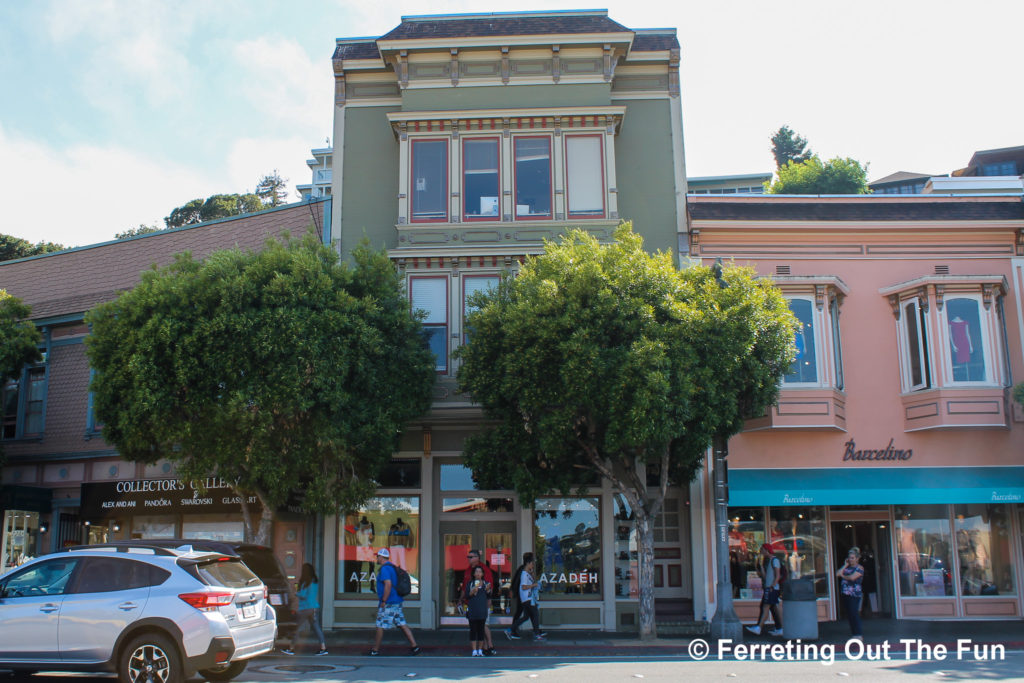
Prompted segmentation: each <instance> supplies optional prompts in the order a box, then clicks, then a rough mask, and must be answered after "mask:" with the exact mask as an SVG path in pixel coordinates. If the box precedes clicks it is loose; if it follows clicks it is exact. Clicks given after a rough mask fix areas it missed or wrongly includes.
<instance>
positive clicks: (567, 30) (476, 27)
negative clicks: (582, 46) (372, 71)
mask: <svg viewBox="0 0 1024 683" xmlns="http://www.w3.org/2000/svg"><path fill="white" fill-rule="evenodd" d="M580 33H631V31H630V30H629V29H628V28H626V27H625V26H623V25H622V24H620V23H618V22H616V21H612V20H611V19H609V18H608V17H607V16H602V15H597V14H594V15H567V16H557V15H553V16H533V17H529V16H523V17H488V16H483V17H472V18H466V19H444V20H427V21H416V20H413V21H403V22H402V23H401V24H399V25H398V26H397V27H395V28H394V29H392V30H391V31H389V32H388V33H386V34H384V35H383V36H381V38H380V40H419V39H424V38H466V37H473V36H486V37H489V36H539V35H548V34H580Z"/></svg>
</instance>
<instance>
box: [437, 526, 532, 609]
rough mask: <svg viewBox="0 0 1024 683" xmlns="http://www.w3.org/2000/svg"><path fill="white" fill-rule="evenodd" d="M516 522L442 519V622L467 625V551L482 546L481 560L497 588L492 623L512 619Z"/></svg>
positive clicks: (480, 549)
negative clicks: (464, 585)
mask: <svg viewBox="0 0 1024 683" xmlns="http://www.w3.org/2000/svg"><path fill="white" fill-rule="evenodd" d="M515 531H516V524H515V522H497V521H495V522H490V521H483V522H481V521H476V522H471V521H457V522H441V524H440V540H441V562H440V570H441V575H440V577H439V582H438V586H440V591H439V592H440V599H439V601H438V604H439V605H440V607H441V610H440V611H441V619H440V621H441V625H442V626H445V625H451V626H465V625H466V618H465V617H464V616H463V614H462V608H461V604H460V596H461V595H462V580H463V576H464V574H465V572H466V569H467V568H468V567H469V559H468V558H467V557H466V555H467V554H468V553H469V551H470V550H474V549H475V550H479V551H480V552H481V553H482V554H483V556H482V557H481V561H482V562H483V563H484V564H486V565H488V566H489V567H490V568H491V572H493V574H494V583H495V586H494V592H493V594H492V596H491V619H490V623H491V625H492V626H494V625H496V624H509V623H511V621H512V600H511V586H512V573H513V572H514V571H515V570H516V564H515V552H514V548H515V547H516V545H515V541H516V538H515Z"/></svg>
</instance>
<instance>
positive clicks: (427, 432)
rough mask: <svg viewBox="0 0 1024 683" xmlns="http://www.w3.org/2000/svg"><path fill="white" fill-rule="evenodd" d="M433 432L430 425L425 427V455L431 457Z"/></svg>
mask: <svg viewBox="0 0 1024 683" xmlns="http://www.w3.org/2000/svg"><path fill="white" fill-rule="evenodd" d="M432 437H433V434H432V433H431V431H430V427H424V428H423V457H424V458H429V457H430V449H431V441H432Z"/></svg>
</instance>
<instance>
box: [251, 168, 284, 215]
mask: <svg viewBox="0 0 1024 683" xmlns="http://www.w3.org/2000/svg"><path fill="white" fill-rule="evenodd" d="M256 195H257V196H258V197H259V198H260V199H261V200H263V203H264V204H267V205H268V206H280V205H281V204H284V203H285V202H286V201H287V199H288V179H287V178H282V177H281V174H280V173H278V172H277V169H276V168H275V169H274V172H273V173H270V174H267V175H265V176H263V177H262V178H260V181H259V182H258V183H256Z"/></svg>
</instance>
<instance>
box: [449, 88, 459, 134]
mask: <svg viewBox="0 0 1024 683" xmlns="http://www.w3.org/2000/svg"><path fill="white" fill-rule="evenodd" d="M453 85H454V84H453ZM451 126H452V139H454V140H458V139H459V120H458V119H452V122H451Z"/></svg>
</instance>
